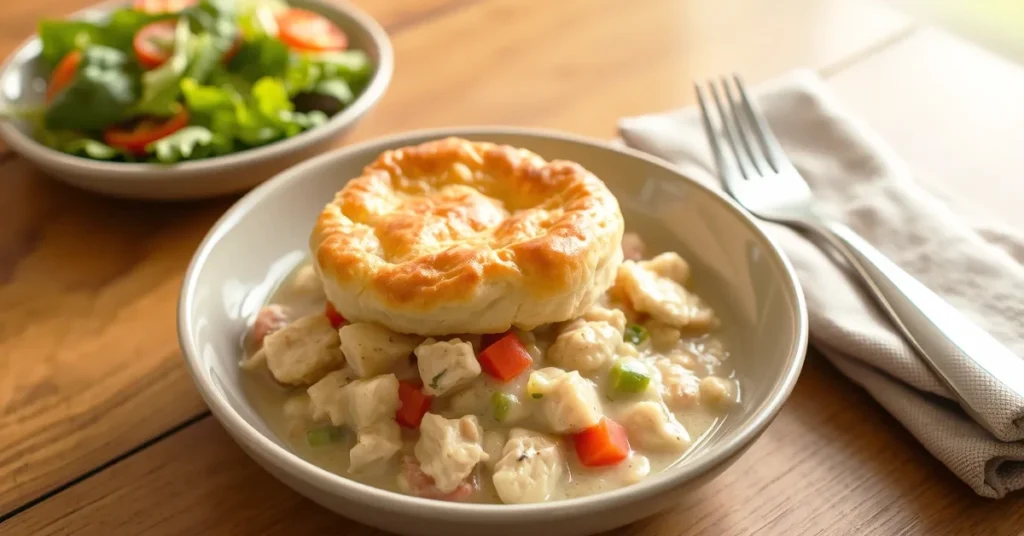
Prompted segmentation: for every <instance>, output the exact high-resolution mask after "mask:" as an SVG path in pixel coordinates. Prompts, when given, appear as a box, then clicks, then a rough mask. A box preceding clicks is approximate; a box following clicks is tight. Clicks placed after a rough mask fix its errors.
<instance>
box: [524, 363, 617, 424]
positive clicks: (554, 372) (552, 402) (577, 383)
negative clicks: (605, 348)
mask: <svg viewBox="0 0 1024 536" xmlns="http://www.w3.org/2000/svg"><path fill="white" fill-rule="evenodd" d="M527 389H528V391H529V393H530V396H532V397H533V398H534V399H539V400H540V402H541V412H542V414H543V416H544V418H545V420H546V421H547V424H548V426H549V427H550V428H551V431H552V432H555V433H557V434H565V433H575V432H580V431H583V430H584V429H586V428H590V427H591V426H594V425H595V424H597V423H598V421H600V420H601V415H602V413H601V401H600V400H599V399H598V397H597V391H596V390H595V389H594V384H593V383H591V382H590V381H589V380H587V379H585V378H583V377H582V376H580V373H579V372H577V371H575V370H574V371H572V372H566V371H564V370H562V369H559V368H556V367H547V368H543V369H540V370H536V371H534V372H533V373H531V374H530V382H529V386H528V388H527Z"/></svg>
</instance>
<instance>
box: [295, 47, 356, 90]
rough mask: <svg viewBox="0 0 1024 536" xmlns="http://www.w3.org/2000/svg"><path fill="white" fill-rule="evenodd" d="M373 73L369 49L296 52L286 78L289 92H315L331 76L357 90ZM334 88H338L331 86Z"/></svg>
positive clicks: (332, 78)
mask: <svg viewBox="0 0 1024 536" xmlns="http://www.w3.org/2000/svg"><path fill="white" fill-rule="evenodd" d="M372 74H373V64H372V63H371V62H370V58H369V56H367V55H366V53H364V52H362V51H358V50H348V51H344V52H320V53H293V54H292V56H291V58H290V61H289V63H288V68H287V70H286V71H285V73H284V75H283V78H284V81H285V86H286V87H287V88H288V93H289V94H290V95H292V96H295V95H297V94H299V93H303V92H315V88H316V87H317V86H318V85H319V84H321V83H323V82H325V81H327V80H341V81H343V82H345V85H346V86H347V87H348V89H349V90H350V91H352V92H354V93H356V92H358V91H360V90H362V88H363V87H365V85H366V83H367V82H368V81H369V79H370V76H371V75H372ZM330 89H332V90H334V89H338V87H337V86H336V87H335V88H330Z"/></svg>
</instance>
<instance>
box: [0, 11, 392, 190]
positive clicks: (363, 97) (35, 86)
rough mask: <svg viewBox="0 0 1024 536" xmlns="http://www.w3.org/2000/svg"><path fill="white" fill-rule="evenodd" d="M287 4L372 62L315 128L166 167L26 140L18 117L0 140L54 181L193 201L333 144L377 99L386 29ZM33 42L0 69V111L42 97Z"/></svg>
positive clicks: (385, 68)
mask: <svg viewBox="0 0 1024 536" xmlns="http://www.w3.org/2000/svg"><path fill="white" fill-rule="evenodd" d="M123 4H124V2H123V1H118V2H108V3H104V4H100V5H97V6H95V7H92V8H89V9H86V10H84V11H81V12H78V13H76V14H74V15H72V17H73V18H81V19H86V20H103V19H104V18H106V17H107V16H108V15H109V13H110V12H111V11H113V10H114V9H116V8H118V7H121V6H122V5H123ZM289 4H291V5H292V6H294V7H301V8H306V9H310V10H312V11H316V12H318V13H320V14H322V15H324V16H325V17H327V18H328V19H330V20H331V21H333V22H334V23H335V24H337V25H338V27H340V28H341V29H342V30H343V31H344V32H345V33H346V34H347V35H348V38H349V43H350V45H349V46H350V47H351V48H353V49H359V50H363V51H365V52H366V53H367V54H368V55H369V56H370V59H371V60H372V61H373V63H374V66H375V70H374V74H373V77H372V78H371V79H370V83H369V84H368V85H367V87H366V89H365V90H364V91H363V92H362V94H360V95H359V97H358V98H357V99H356V101H355V102H354V103H352V105H351V106H349V107H348V108H346V109H345V110H343V111H342V112H340V113H338V114H336V115H334V116H333V117H331V119H330V120H329V121H328V122H327V123H326V124H324V125H322V126H320V127H317V128H314V129H311V130H309V131H307V132H303V133H302V134H299V135H298V136H294V137H292V138H288V139H286V140H282V141H279V142H276V143H272V144H269V145H266V146H263V147H259V148H256V149H250V150H247V151H241V152H238V153H232V154H229V155H225V156H220V157H216V158H210V159H206V160H197V161H194V162H183V163H180V164H173V165H161V164H134V163H125V162H102V161H98V160H90V159H88V158H81V157H77V156H72V155H69V154H65V153H62V152H60V151H56V150H54V149H50V148H49V147H47V146H45V145H43V144H42V143H39V142H37V141H36V140H35V139H33V138H32V136H31V129H30V127H29V125H28V124H25V123H24V122H13V121H12V122H3V121H0V137H2V138H3V139H4V141H6V142H7V144H8V146H10V147H11V148H12V149H14V150H15V151H17V152H18V153H21V155H22V156H24V157H25V158H27V159H28V160H30V161H31V162H32V163H33V164H35V165H36V166H38V167H39V168H41V169H42V170H43V171H45V172H46V173H48V174H50V175H52V176H53V177H54V178H56V179H58V180H61V181H64V182H66V183H68V184H71V185H74V186H78V187H80V188H84V189H86V190H92V191H95V192H99V193H103V194H107V195H113V196H117V197H127V198H139V199H197V198H203V197H214V196H218V195H224V194H228V193H233V192H239V191H243V190H247V189H249V188H252V187H253V186H255V185H257V184H259V183H261V182H263V181H265V180H266V179H268V178H269V177H272V176H273V175H274V174H275V173H278V172H280V171H281V170H283V169H286V168H288V167H289V166H291V165H294V164H296V163H298V162H301V161H303V160H308V159H309V158H312V157H313V156H314V155H316V154H319V153H321V152H323V151H325V150H327V149H329V148H330V147H331V146H332V145H334V144H335V143H336V142H337V141H338V140H339V139H340V138H341V137H342V136H344V135H345V134H346V133H347V132H348V131H350V130H351V129H352V128H353V127H354V126H355V125H356V123H357V122H359V120H360V119H361V118H362V117H363V116H364V115H365V114H366V113H367V112H368V111H369V110H370V108H372V107H373V106H374V105H376V104H377V102H378V101H379V100H380V99H381V97H382V96H383V95H384V91H385V90H386V89H387V86H388V84H389V83H390V82H391V73H392V71H393V70H394V58H393V54H392V51H391V42H390V41H389V40H388V36H387V33H385V31H384V29H383V28H381V27H380V25H379V24H377V22H376V21H374V20H373V19H372V18H371V17H370V16H369V15H367V14H366V13H363V12H362V11H360V10H359V9H357V8H355V7H353V6H352V5H350V4H348V3H345V2H330V3H328V2H319V1H316V0H290V1H289ZM41 46H42V45H41V43H40V41H39V37H38V36H35V35H34V36H32V37H31V38H29V39H28V40H27V41H25V42H24V43H23V44H22V45H21V46H20V47H19V48H18V49H17V50H16V51H15V52H14V54H12V55H11V56H10V57H9V58H8V59H7V60H6V61H5V62H4V64H3V66H2V67H0V109H3V108H5V107H7V106H12V105H13V106H15V107H32V106H38V105H39V104H40V103H42V102H43V95H44V94H45V91H46V82H45V77H44V74H43V73H44V72H45V71H44V69H43V66H42V62H41V60H40V57H39V53H40V50H41Z"/></svg>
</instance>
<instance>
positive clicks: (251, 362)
mask: <svg viewBox="0 0 1024 536" xmlns="http://www.w3.org/2000/svg"><path fill="white" fill-rule="evenodd" d="M238 365H239V366H241V367H242V368H243V369H245V370H250V371H255V370H260V369H262V368H264V367H266V366H267V352H266V351H265V350H263V348H260V349H259V350H256V353H254V354H252V355H251V356H249V357H248V358H247V359H243V360H242V362H241V363H239V364H238Z"/></svg>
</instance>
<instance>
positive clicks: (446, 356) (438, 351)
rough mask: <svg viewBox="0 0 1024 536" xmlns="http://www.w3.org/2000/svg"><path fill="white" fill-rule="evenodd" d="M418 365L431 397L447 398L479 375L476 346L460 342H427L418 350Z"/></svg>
mask: <svg viewBox="0 0 1024 536" xmlns="http://www.w3.org/2000/svg"><path fill="white" fill-rule="evenodd" d="M415 353H416V363H417V366H418V367H419V370H420V378H421V379H423V386H424V390H425V391H426V393H427V394H428V395H432V396H444V395H445V394H447V393H448V392H449V391H452V390H454V389H457V388H459V387H463V386H465V385H467V384H469V383H470V382H472V381H473V379H474V378H476V377H477V376H479V375H480V362H479V361H477V360H476V354H474V353H473V345H471V344H470V343H468V342H464V341H462V340H459V339H452V340H450V341H438V340H434V339H427V340H426V341H424V342H423V344H420V345H419V346H417V347H416V350H415Z"/></svg>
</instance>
